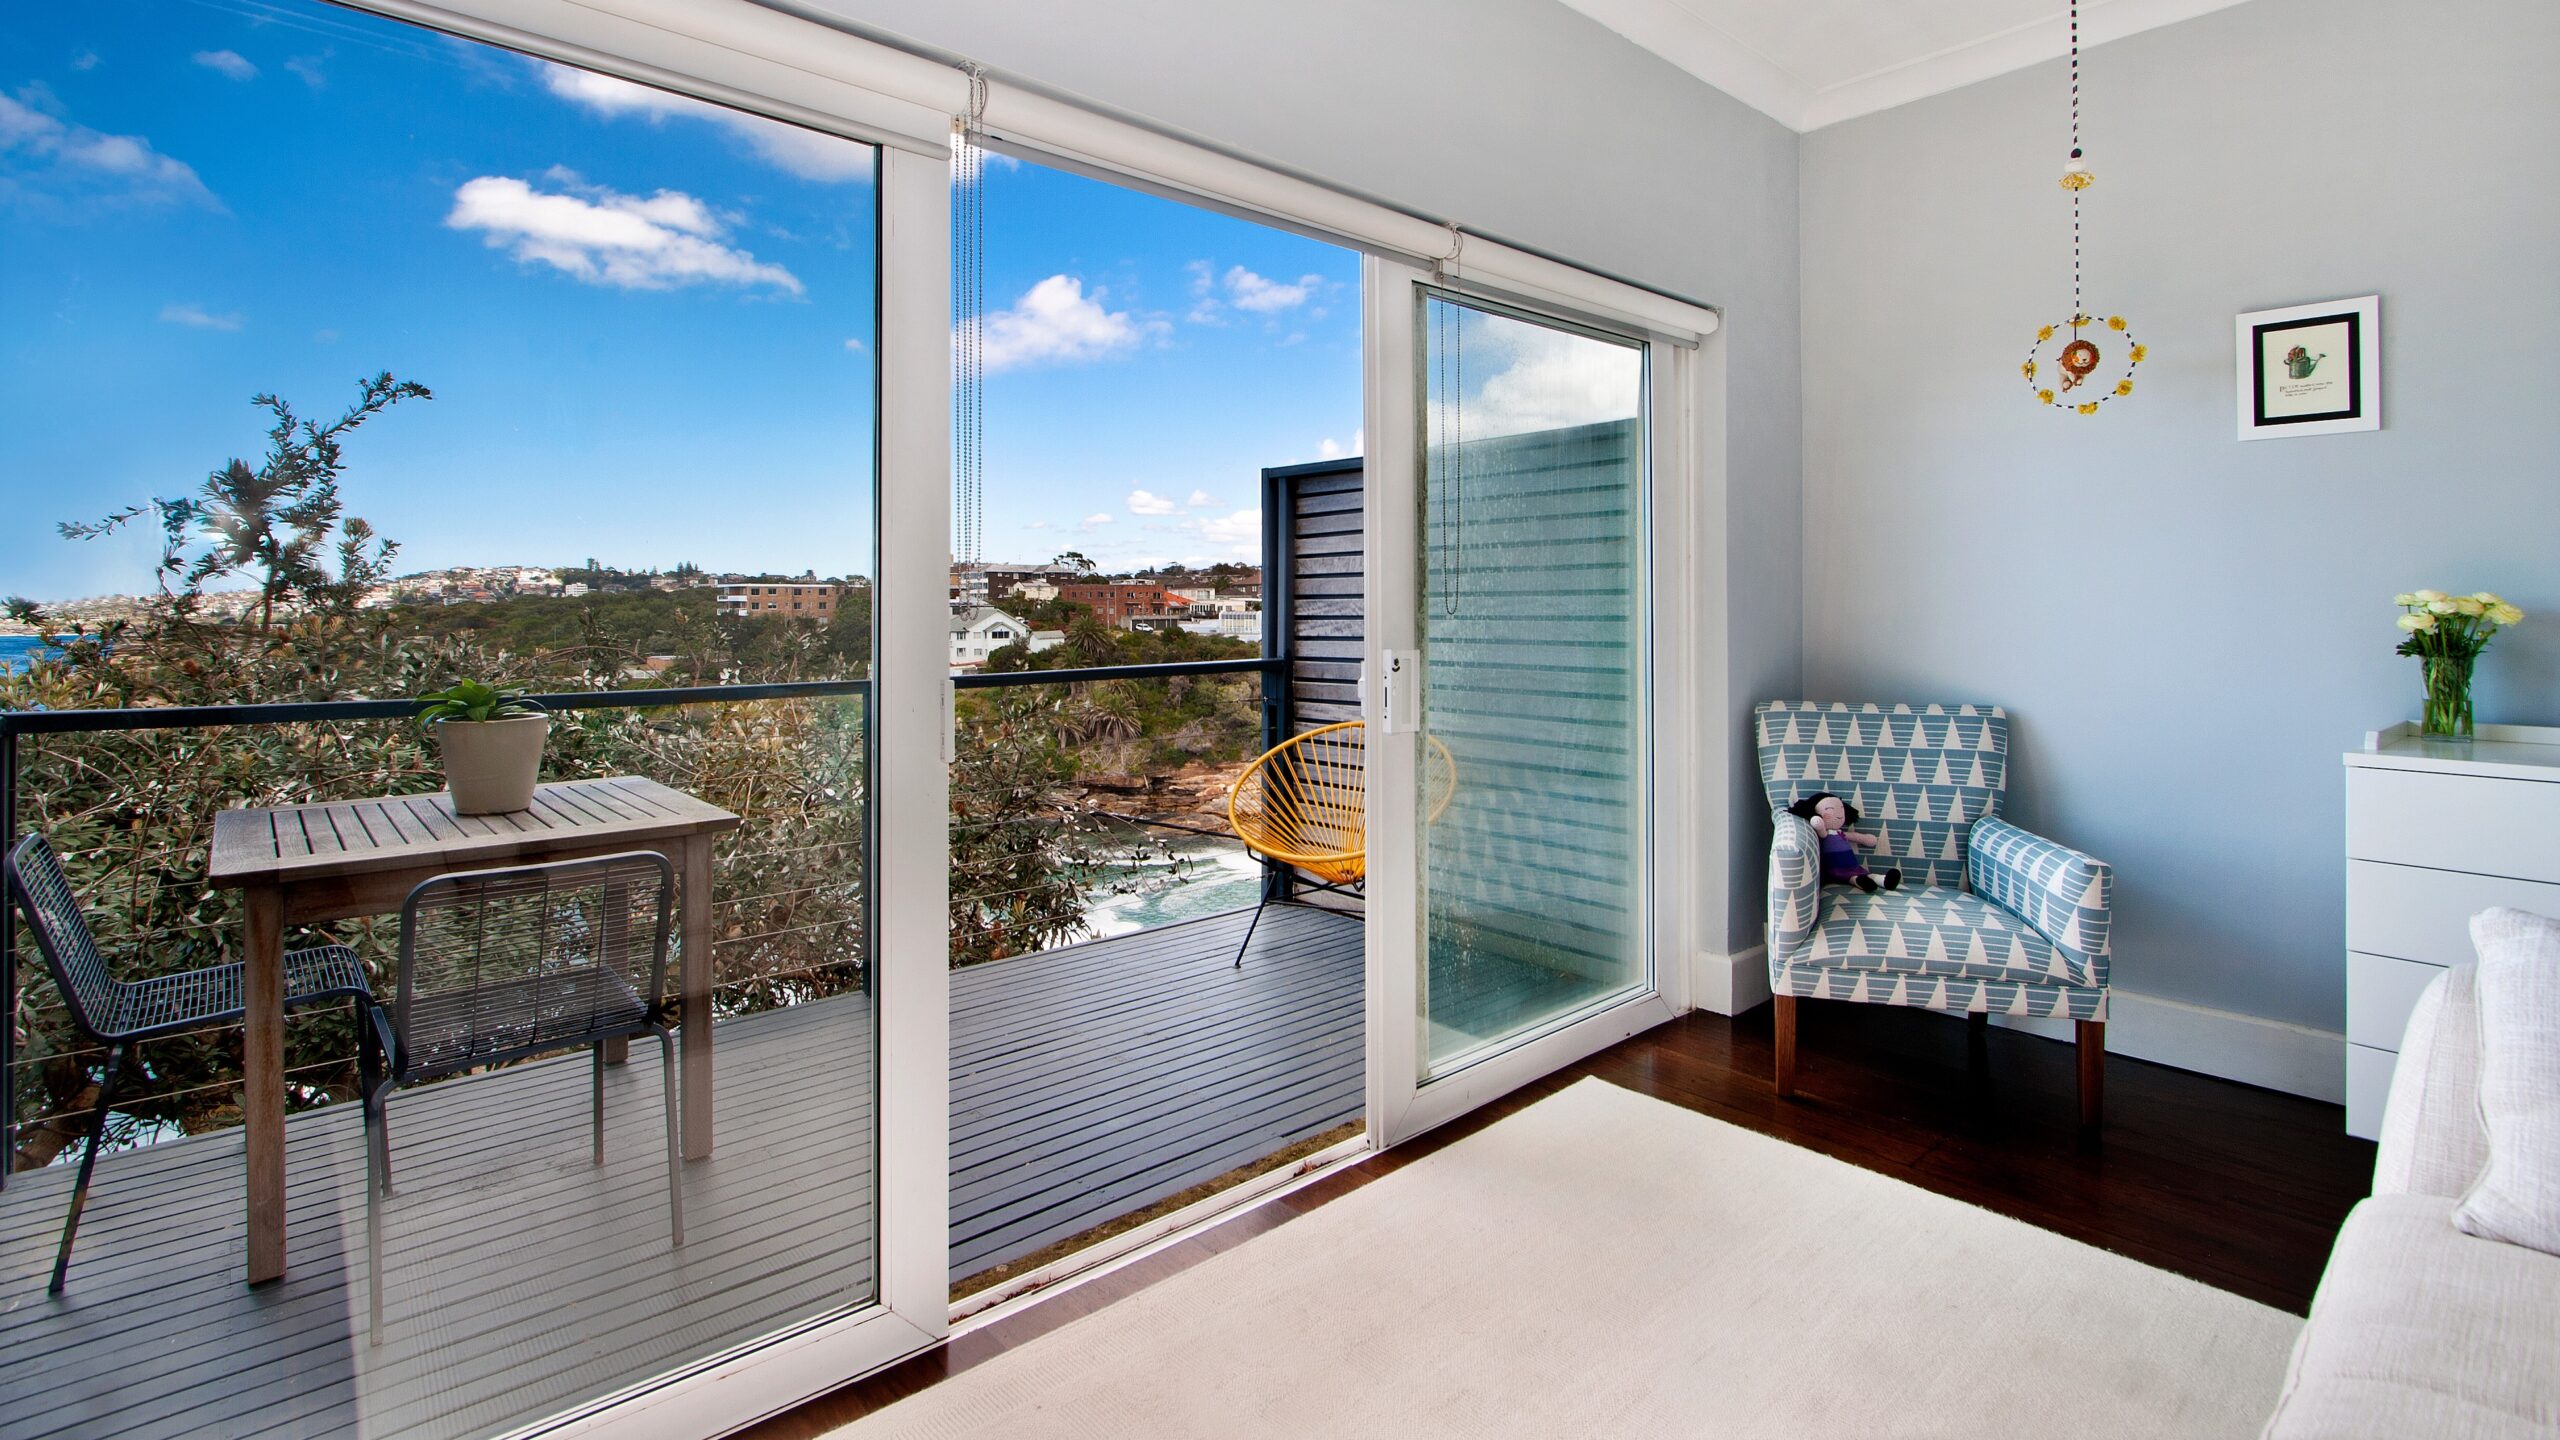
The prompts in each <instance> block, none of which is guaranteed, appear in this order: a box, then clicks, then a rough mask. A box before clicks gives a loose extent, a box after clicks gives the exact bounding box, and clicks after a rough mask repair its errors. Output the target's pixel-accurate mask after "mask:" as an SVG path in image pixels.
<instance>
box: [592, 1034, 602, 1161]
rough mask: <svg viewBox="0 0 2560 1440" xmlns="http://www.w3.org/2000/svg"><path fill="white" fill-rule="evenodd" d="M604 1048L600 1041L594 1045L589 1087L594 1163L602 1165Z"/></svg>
mask: <svg viewBox="0 0 2560 1440" xmlns="http://www.w3.org/2000/svg"><path fill="white" fill-rule="evenodd" d="M604 1048H605V1047H604V1045H603V1043H602V1042H598V1043H597V1045H596V1046H595V1055H596V1063H595V1084H594V1086H593V1087H591V1088H592V1089H593V1091H594V1093H595V1105H594V1107H593V1108H594V1110H595V1127H594V1128H595V1138H596V1163H597V1164H598V1165H602V1164H603V1163H604Z"/></svg>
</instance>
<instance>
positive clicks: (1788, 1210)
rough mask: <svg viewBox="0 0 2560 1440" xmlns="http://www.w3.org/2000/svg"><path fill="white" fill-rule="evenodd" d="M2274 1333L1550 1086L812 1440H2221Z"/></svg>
mask: <svg viewBox="0 0 2560 1440" xmlns="http://www.w3.org/2000/svg"><path fill="white" fill-rule="evenodd" d="M2300 1324H2301V1322H2300V1321H2299V1320H2297V1319H2295V1318H2294V1317H2293V1316H2290V1315H2287V1314H2284V1313H2282V1312H2280V1311H2276V1310H2271V1309H2268V1308H2267V1307H2265V1306H2263V1305H2258V1304H2254V1303H2252V1302H2250V1301H2247V1300H2243V1299H2240V1298H2239V1297H2237V1296H2234V1295H2229V1294H2225V1293H2223V1292H2221V1291H2218V1290H2214V1289H2210V1288H2208V1287H2206V1286H2203V1285H2199V1284H2197V1283H2195V1282H2194V1281H2191V1280H2187V1279H2184V1278H2182V1277H2179V1276H2176V1275H2171V1274H2169V1273H2167V1272H2166V1271H2162V1270H2155V1269H2152V1268H2151V1267H2149V1266H2146V1265H2142V1264H2138V1263H2136V1262H2134V1261H2131V1260H2127V1259H2124V1258H2123V1257H2121V1256H2117V1255H2111V1254H2108V1253H2107V1252H2105V1251H2103V1250H2098V1249H2094V1248H2092V1247H2090V1246H2087V1245H2083V1244H2080V1243H2078V1242H2077V1241H2073V1240H2067V1239H2064V1238H2063V1237H2061V1236H2059V1235H2055V1234H2052V1233H2050V1232H2048V1231H2044V1230H2039V1229H2036V1228H2035V1227H2033V1226H2030V1225H2026V1224H2022V1223H2020V1222H2019V1221H2016V1220H2011V1219H2009V1218H2007V1217H2005V1216H2001V1215H1995V1214H1992V1213H1991V1212H1989V1211H1987V1210H1982V1209H1978V1208H1976V1207H1974V1206H1971V1205H1966V1204H1963V1203H1961V1202H1959V1201H1955V1200H1949V1199H1946V1198H1944V1197H1942V1196H1938V1195H1933V1194H1930V1193H1929V1192H1927V1191H1925V1190H1920V1189H1917V1188H1915V1187H1913V1186H1910V1185H1906V1184H1904V1183H1902V1182H1901V1181H1898V1180H1892V1179H1888V1178H1886V1177H1884V1176H1881V1175H1876V1174H1873V1173H1871V1172H1869V1171H1865V1170H1861V1169H1858V1168H1857V1167H1855V1166H1852V1165H1848V1164H1845V1163H1843V1162H1841V1161H1837V1160H1833V1159H1830V1158H1828V1157H1826V1156H1822V1155H1817V1154H1815V1153H1814V1152H1812V1151H1810V1150H1803V1149H1798V1148H1797V1147H1795V1146H1792V1145H1788V1144H1785V1143H1783V1142H1781V1141H1777V1140H1772V1139H1769V1138H1768V1137H1766V1136H1762V1135H1758V1134H1754V1133H1753V1132H1751V1131H1748V1130H1742V1129H1738V1128H1736V1127H1734V1126H1731V1125H1727V1124H1724V1123H1723V1122H1721V1121H1717V1120H1712V1119H1709V1118H1707V1117H1705V1116H1703V1115H1698V1114H1695V1113H1693V1112H1691V1111H1687V1110H1683V1109H1680V1108H1678V1107H1677V1106H1673V1105H1668V1104H1664V1103H1663V1102H1660V1101H1657V1100H1653V1099H1649V1098H1647V1097H1644V1096H1641V1095H1637V1094H1635V1093H1633V1092H1631V1091H1627V1090H1622V1089H1619V1088H1617V1087H1615V1086H1612V1085H1607V1084H1603V1083H1602V1082H1600V1081H1597V1080H1584V1081H1582V1082H1581V1083H1579V1084H1577V1085H1574V1086H1573V1087H1571V1088H1570V1089H1567V1090H1565V1091H1563V1092H1562V1093H1560V1094H1557V1095H1555V1096H1552V1097H1550V1098H1548V1099H1546V1100H1543V1101H1541V1102H1539V1103H1538V1104H1535V1105H1532V1106H1530V1107H1529V1108H1527V1109H1526V1110H1523V1111H1521V1112H1520V1113H1518V1114H1516V1115H1512V1116H1510V1117H1508V1118H1506V1119H1503V1120H1501V1121H1499V1122H1497V1123H1496V1124H1494V1125H1492V1126H1489V1127H1487V1128H1486V1129H1485V1130H1483V1131H1481V1132H1479V1133H1478V1134H1475V1135H1472V1136H1470V1137H1468V1138H1467V1139H1465V1140H1462V1141H1459V1142H1458V1143H1457V1144H1455V1145H1452V1146H1450V1147H1448V1148H1447V1149H1444V1150H1442V1151H1440V1152H1438V1153H1437V1154H1434V1155H1431V1156H1428V1157H1426V1158H1424V1159H1423V1160H1421V1161H1418V1162H1416V1163H1415V1164H1413V1165H1411V1166H1408V1167H1406V1168H1405V1169H1403V1170H1400V1171H1397V1172H1396V1173H1394V1174H1391V1175H1389V1176H1387V1177H1385V1178H1383V1179H1381V1180H1379V1181H1377V1182H1376V1183H1374V1184H1371V1185H1366V1186H1363V1187H1361V1188H1360V1189H1358V1190H1355V1191H1352V1192H1351V1193H1349V1194H1347V1195H1345V1196H1343V1197H1341V1198H1340V1199H1337V1200H1335V1201H1333V1202H1332V1203H1330V1204H1327V1205H1325V1206H1323V1207H1321V1208H1319V1209H1317V1210H1315V1211H1313V1212H1311V1213H1309V1214H1307V1215H1305V1216H1302V1217H1300V1218H1298V1219H1296V1220H1293V1221H1291V1222H1289V1223H1288V1224H1286V1225H1282V1226H1280V1227H1279V1228H1277V1229H1275V1230H1272V1231H1270V1232H1268V1233H1266V1234H1263V1235H1260V1236H1257V1237H1255V1238H1254V1239H1252V1240H1250V1241H1247V1242H1246V1243H1244V1244H1242V1245H1240V1246H1238V1247H1236V1248H1235V1249H1233V1250H1230V1251H1227V1252H1225V1253H1224V1254H1221V1255H1218V1256H1215V1257H1213V1258H1211V1259H1209V1260H1206V1261H1203V1262H1202V1263H1200V1264H1198V1265H1196V1266H1194V1267H1192V1268H1191V1269H1189V1270H1186V1271H1183V1272H1182V1273H1181V1274H1179V1275H1176V1276H1173V1277H1172V1278H1170V1279H1167V1280H1164V1281H1161V1282H1159V1283H1157V1284H1155V1285H1152V1286H1150V1287H1148V1288H1147V1289H1145V1290H1142V1291H1140V1292H1138V1293H1137V1294H1135V1295H1133V1296H1130V1297H1129V1298H1127V1299H1124V1300H1121V1301H1118V1302H1117V1303H1115V1304H1112V1305H1110V1306H1108V1307H1106V1308H1105V1309H1103V1310H1100V1311H1097V1312H1096V1313H1094V1314H1092V1315H1088V1316H1086V1317H1084V1318H1082V1319H1080V1320H1077V1321H1075V1322H1073V1323H1072V1324H1069V1325H1067V1326H1065V1327H1063V1328H1061V1329H1059V1330H1058V1331H1056V1332H1054V1333H1052V1334H1049V1335H1044V1336H1041V1337H1039V1338H1037V1339H1035V1340H1032V1341H1029V1342H1027V1343H1025V1344H1024V1345H1022V1346H1021V1347H1020V1348H1018V1349H1015V1350H1011V1351H1008V1352H1006V1353H1004V1354H1002V1355H1000V1356H997V1357H996V1358H994V1359H992V1360H990V1361H988V1362H987V1363H986V1364H984V1365H981V1366H979V1367H977V1368H975V1369H972V1370H967V1371H964V1372H962V1373H961V1374H959V1375H957V1376H955V1377H953V1378H952V1379H949V1380H946V1381H944V1382H943V1383H941V1384H939V1385H936V1386H934V1387H933V1388H931V1389H929V1390H926V1391H924V1392H922V1393H921V1394H918V1395H916V1396H914V1397H912V1398H910V1399H907V1400H904V1401H901V1402H899V1403H898V1404H895V1405H892V1406H890V1407H888V1408H887V1409H885V1410H882V1411H879V1412H877V1413H875V1414H873V1415H870V1416H868V1417H865V1418H864V1419H862V1420H860V1421H857V1422H855V1423H854V1424H853V1425H851V1426H848V1427H846V1429H845V1430H843V1431H840V1432H838V1433H840V1434H843V1435H846V1436H848V1437H850V1440H883V1437H890V1436H981V1435H983V1436H992V1437H1004V1440H1024V1437H1035V1436H1093V1437H1097V1440H1099V1437H1110V1440H1130V1437H1159V1436H1161V1437H1172V1436H1220V1437H1225V1436H1346V1437H1348V1436H1364V1437H1365V1436H1396V1437H1409V1436H1467V1437H1485V1436H1540V1437H1545V1436H1594V1437H1598V1436H1611V1437H1616V1436H1652V1435H1660V1436H1677V1437H1681V1440H1726V1437H1745V1436H1789V1437H1792V1436H1819V1437H1846V1436H1939V1435H1944V1436H1963V1437H1968V1440H1973V1437H1983V1436H2031V1437H2036V1440H2092V1437H2098V1436H2116V1435H2121V1436H2139V1437H2144V1440H2158V1437H2171V1436H2174V1437H2191V1436H2193V1437H2203V1436H2252V1435H2255V1434H2257V1432H2258V1428H2259V1426H2260V1425H2261V1424H2262V1423H2263V1422H2264V1420H2265V1418H2266V1416H2267V1413H2268V1411H2270V1410H2271V1409H2272V1408H2274V1405H2275V1399H2276V1391H2277V1388H2278V1385H2279V1383H2280V1382H2281V1380H2282V1378H2283V1373H2284V1365H2285V1356H2286V1352H2287V1350H2288V1349H2289V1347H2290V1346H2291V1345H2292V1343H2293V1337H2294V1333H2295V1331H2296V1330H2297V1329H2298V1328H2299V1327H2300Z"/></svg>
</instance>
